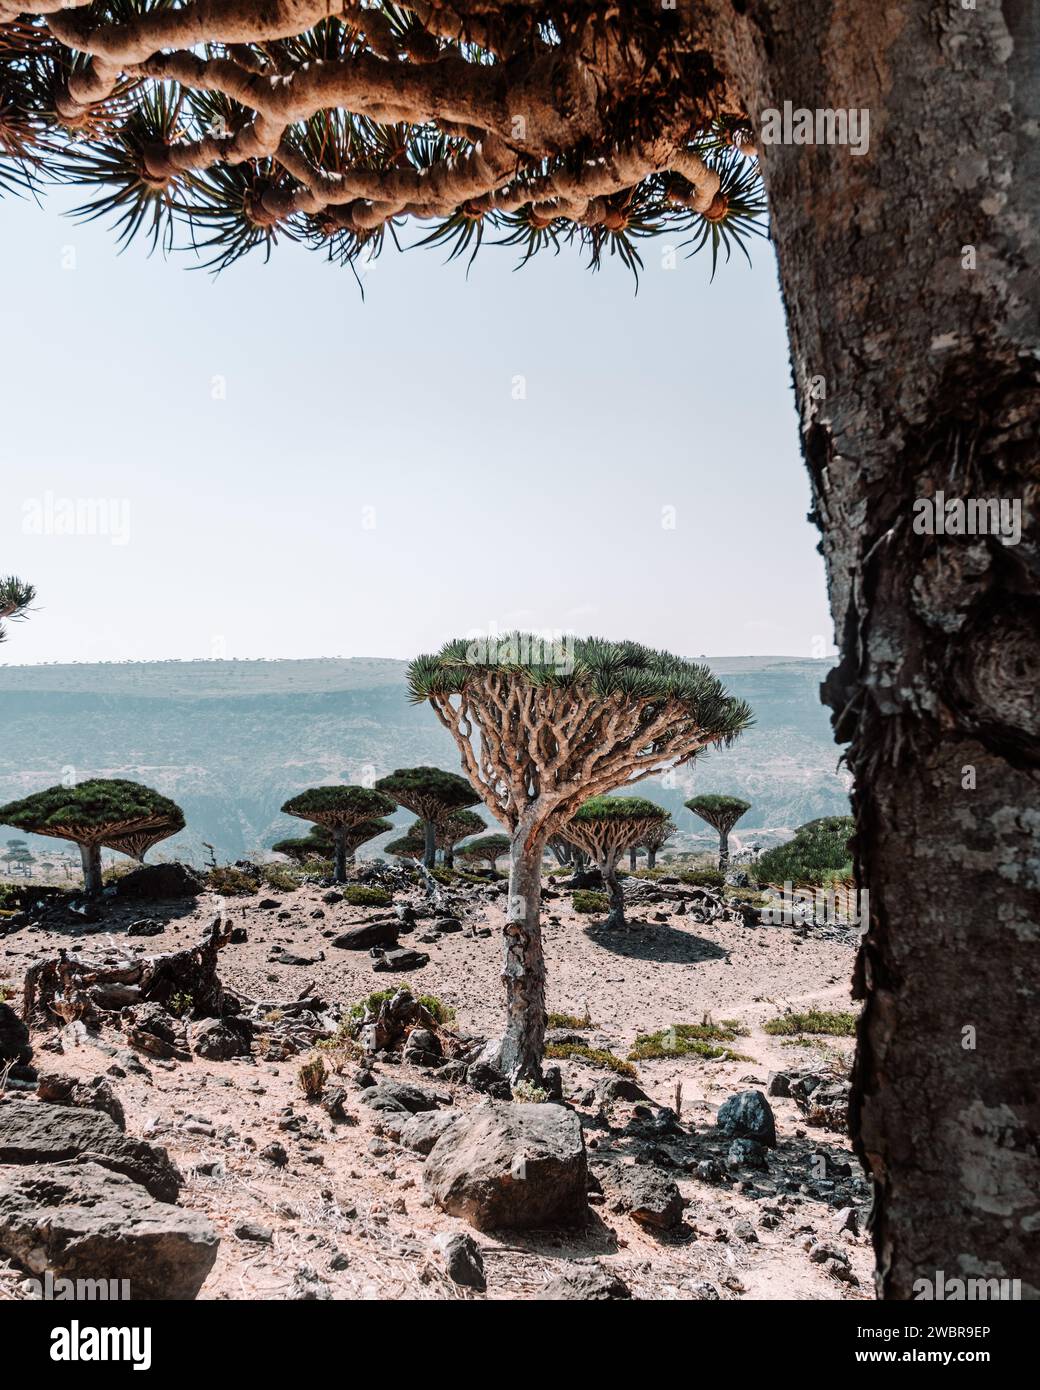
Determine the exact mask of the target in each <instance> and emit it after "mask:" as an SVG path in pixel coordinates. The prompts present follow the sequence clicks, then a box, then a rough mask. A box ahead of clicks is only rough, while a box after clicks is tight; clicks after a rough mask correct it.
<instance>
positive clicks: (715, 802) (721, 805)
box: [685, 793, 751, 825]
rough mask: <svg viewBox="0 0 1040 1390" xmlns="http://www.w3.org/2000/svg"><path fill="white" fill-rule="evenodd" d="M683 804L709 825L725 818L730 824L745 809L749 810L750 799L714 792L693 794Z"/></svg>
mask: <svg viewBox="0 0 1040 1390" xmlns="http://www.w3.org/2000/svg"><path fill="white" fill-rule="evenodd" d="M685 805H686V807H687V808H688V809H689V810H691V811H692V812H693V813H694V815H697V816H700V817H701V819H702V820H706V821H707V822H708V823H709V824H710V825H714V824H715V823H716V821H725V820H728V821H729V822H730V823H731V824H732V823H733V822H734V821H738V820H739V819H740V818H741V816H742V815H743V814H744V813H745V811H750V810H751V802H750V801H742V800H741V799H740V797H739V796H717V795H715V794H714V793H710V794H709V795H706V796H693V797H691V798H690V800H689V801H687V802H685Z"/></svg>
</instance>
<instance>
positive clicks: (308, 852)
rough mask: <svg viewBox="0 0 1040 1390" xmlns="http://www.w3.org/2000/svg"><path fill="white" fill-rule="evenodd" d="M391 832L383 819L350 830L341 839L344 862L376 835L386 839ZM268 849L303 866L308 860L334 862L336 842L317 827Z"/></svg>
mask: <svg viewBox="0 0 1040 1390" xmlns="http://www.w3.org/2000/svg"><path fill="white" fill-rule="evenodd" d="M393 828H394V827H393V823H392V822H391V821H388V820H384V819H383V818H382V817H378V818H375V819H373V820H363V821H361V822H360V823H359V824H358V825H353V826H350V827H349V828H348V829H347V830H346V833H345V838H344V853H345V855H346V858H347V860H348V861H349V860H351V859H353V857H354V855H355V853H356V852H357V851H358V850H359V849H360V848H361V846H362V845H364V844H367V843H368V841H369V840H374V839H375V837H376V836H377V835H385V834H386V832H387V831H388V830H393ZM271 849H272V850H273V851H274V853H275V854H284V855H286V856H287V857H288V858H289V859H295V860H296V862H297V863H298V864H303V863H305V862H306V861H307V860H308V859H334V858H335V855H336V839H335V836H334V835H333V834H331V832H330V831H328V830H327V829H326V828H325V827H324V826H323V825H316V826H315V827H314V828H313V830H311V831H310V832H309V833H308V834H306V835H303V836H301V837H300V838H299V839H290V840H279V841H278V842H277V843H276V844H273V845H272V846H271Z"/></svg>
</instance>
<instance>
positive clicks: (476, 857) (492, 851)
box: [455, 835, 509, 871]
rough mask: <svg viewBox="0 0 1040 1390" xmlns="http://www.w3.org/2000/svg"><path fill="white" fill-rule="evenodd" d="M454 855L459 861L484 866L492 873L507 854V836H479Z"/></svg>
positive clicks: (462, 846)
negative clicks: (462, 860)
mask: <svg viewBox="0 0 1040 1390" xmlns="http://www.w3.org/2000/svg"><path fill="white" fill-rule="evenodd" d="M455 853H456V854H457V855H458V856H459V858H460V859H464V860H466V861H467V862H472V863H475V864H486V865H487V866H488V868H489V869H491V870H492V871H494V868H495V865H496V864H497V863H498V861H499V860H500V859H501V858H502V856H503V855H504V854H508V853H509V836H508V835H481V836H480V838H479V839H477V840H467V841H466V843H465V844H464V845H460V846H459V847H458V849H457V850H456V851H455Z"/></svg>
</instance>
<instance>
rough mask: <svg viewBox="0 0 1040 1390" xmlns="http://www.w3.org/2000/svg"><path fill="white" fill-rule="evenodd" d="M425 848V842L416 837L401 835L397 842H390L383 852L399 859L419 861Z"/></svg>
mask: <svg viewBox="0 0 1040 1390" xmlns="http://www.w3.org/2000/svg"><path fill="white" fill-rule="evenodd" d="M425 848H426V843H425V841H424V840H421V839H419V838H418V837H417V836H415V835H402V836H401V838H400V839H399V840H391V841H390V843H389V844H388V845H387V846H386V849H385V851H384V852H385V853H386V854H393V855H395V856H398V857H400V858H411V859H421V858H422V857H423V852H424V851H425Z"/></svg>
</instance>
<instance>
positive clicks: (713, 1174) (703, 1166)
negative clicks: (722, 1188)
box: [694, 1158, 724, 1183]
mask: <svg viewBox="0 0 1040 1390" xmlns="http://www.w3.org/2000/svg"><path fill="white" fill-rule="evenodd" d="M694 1172H695V1173H696V1174H697V1176H698V1177H699V1178H700V1180H701V1182H710V1183H718V1182H721V1181H722V1178H723V1176H724V1170H723V1168H722V1165H721V1164H720V1163H719V1161H718V1159H715V1158H702V1159H701V1161H700V1162H699V1163H698V1164H697V1167H696V1168H695V1169H694Z"/></svg>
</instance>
